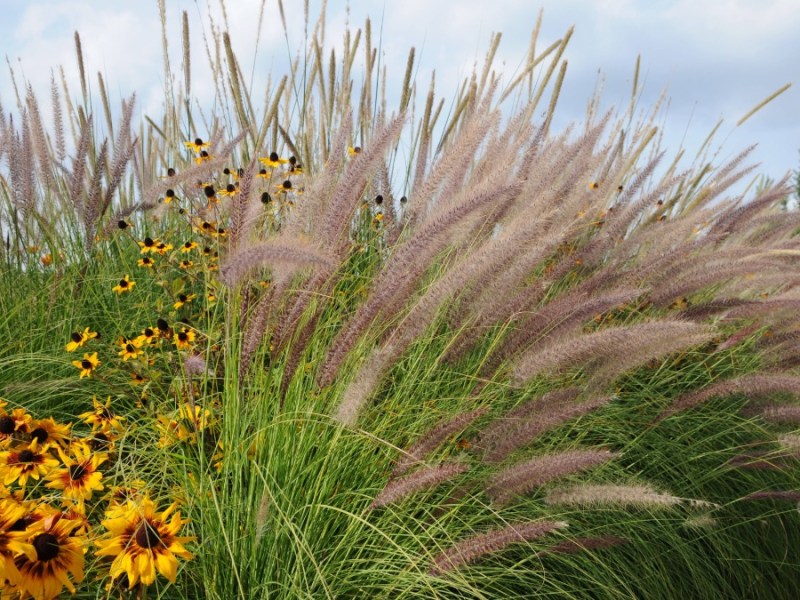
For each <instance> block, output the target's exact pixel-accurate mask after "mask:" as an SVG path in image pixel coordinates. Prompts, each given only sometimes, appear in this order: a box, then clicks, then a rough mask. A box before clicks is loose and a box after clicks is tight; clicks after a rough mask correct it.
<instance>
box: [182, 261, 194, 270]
mask: <svg viewBox="0 0 800 600" xmlns="http://www.w3.org/2000/svg"><path fill="white" fill-rule="evenodd" d="M178 266H179V267H180V268H181V269H185V270H188V269H191V268H192V267H193V266H194V263H193V262H192V261H190V260H185V259H184V260H182V261H181V262H179V263H178Z"/></svg>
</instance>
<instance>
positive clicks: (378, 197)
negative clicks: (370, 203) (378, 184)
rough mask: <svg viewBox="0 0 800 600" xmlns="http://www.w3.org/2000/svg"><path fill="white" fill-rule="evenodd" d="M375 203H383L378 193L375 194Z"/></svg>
mask: <svg viewBox="0 0 800 600" xmlns="http://www.w3.org/2000/svg"><path fill="white" fill-rule="evenodd" d="M375 204H383V196H381V195H380V194H378V195H377V196H375Z"/></svg>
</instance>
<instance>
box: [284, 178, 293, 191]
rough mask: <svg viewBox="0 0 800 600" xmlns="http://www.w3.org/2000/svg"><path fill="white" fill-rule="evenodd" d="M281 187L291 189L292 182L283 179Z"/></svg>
mask: <svg viewBox="0 0 800 600" xmlns="http://www.w3.org/2000/svg"><path fill="white" fill-rule="evenodd" d="M283 189H285V190H290V189H292V182H291V181H289V180H288V179H287V180H286V181H284V182H283Z"/></svg>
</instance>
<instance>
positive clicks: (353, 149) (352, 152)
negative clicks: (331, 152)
mask: <svg viewBox="0 0 800 600" xmlns="http://www.w3.org/2000/svg"><path fill="white" fill-rule="evenodd" d="M347 154H348V155H349V156H356V155H357V154H361V146H348V148H347Z"/></svg>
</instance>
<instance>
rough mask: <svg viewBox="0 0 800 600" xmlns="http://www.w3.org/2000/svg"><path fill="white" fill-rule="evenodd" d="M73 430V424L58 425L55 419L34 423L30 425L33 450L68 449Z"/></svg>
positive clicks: (50, 418)
mask: <svg viewBox="0 0 800 600" xmlns="http://www.w3.org/2000/svg"><path fill="white" fill-rule="evenodd" d="M71 428H72V425H71V424H66V425H64V424H61V423H57V422H56V420H55V419H54V418H53V417H48V418H46V419H39V420H37V421H32V422H31V424H30V436H31V443H30V444H29V446H28V447H29V448H30V449H31V450H38V449H39V447H40V446H41V448H42V450H48V449H49V448H52V447H54V446H55V447H56V448H66V447H67V446H69V442H70V436H71V431H70V429H71Z"/></svg>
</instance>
